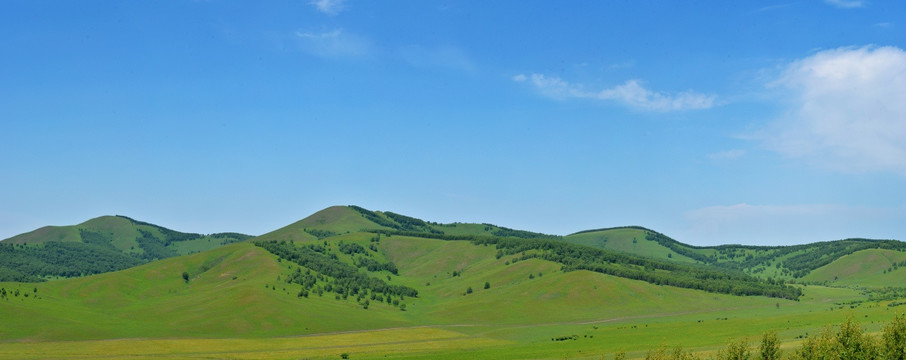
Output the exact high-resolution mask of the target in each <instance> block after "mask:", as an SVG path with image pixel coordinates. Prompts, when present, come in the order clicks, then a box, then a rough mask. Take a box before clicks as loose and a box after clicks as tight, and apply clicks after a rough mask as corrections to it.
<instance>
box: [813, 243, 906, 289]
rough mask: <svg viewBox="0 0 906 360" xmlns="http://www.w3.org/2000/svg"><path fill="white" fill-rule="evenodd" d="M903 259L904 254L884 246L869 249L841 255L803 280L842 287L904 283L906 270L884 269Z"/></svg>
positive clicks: (904, 257)
mask: <svg viewBox="0 0 906 360" xmlns="http://www.w3.org/2000/svg"><path fill="white" fill-rule="evenodd" d="M904 260H906V253H903V252H900V251H894V250H885V249H868V250H862V251H857V252H855V253H852V254H849V255H846V256H843V257H841V258H839V259H837V260H836V261H834V262H832V263H830V264H827V265H825V266H822V267H820V268H818V269H816V270H814V271H812V272H811V273H810V274H808V275H806V276H805V277H804V278H803V280H805V281H815V282H822V281H826V282H827V283H828V284H832V285H837V286H839V285H843V286H850V285H852V286H871V287H884V286H904V285H906V269H904V268H898V269H896V270H893V271H889V272H888V271H886V270H888V269H890V268H891V266H892V265H893V264H894V263H900V262H902V261H904Z"/></svg>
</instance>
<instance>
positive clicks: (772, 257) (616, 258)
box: [0, 205, 906, 292]
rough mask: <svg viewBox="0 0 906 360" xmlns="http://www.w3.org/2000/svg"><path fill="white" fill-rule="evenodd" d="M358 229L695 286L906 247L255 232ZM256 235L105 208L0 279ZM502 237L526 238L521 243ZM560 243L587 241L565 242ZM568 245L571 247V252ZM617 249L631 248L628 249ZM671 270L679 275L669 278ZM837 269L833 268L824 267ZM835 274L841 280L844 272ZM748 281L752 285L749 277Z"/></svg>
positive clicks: (849, 242)
mask: <svg viewBox="0 0 906 360" xmlns="http://www.w3.org/2000/svg"><path fill="white" fill-rule="evenodd" d="M356 233H369V234H372V236H375V235H376V234H382V235H398V236H410V237H419V238H431V239H440V240H448V241H471V242H474V243H481V244H487V245H493V246H495V247H496V248H498V250H499V252H500V253H501V254H502V255H505V254H511V253H512V252H513V251H517V250H518V251H519V252H520V253H524V254H522V255H521V256H522V257H525V258H533V257H538V258H547V259H548V260H550V259H554V258H555V257H559V260H557V261H558V262H560V263H561V264H562V265H563V266H565V267H568V268H573V269H587V270H593V271H598V272H606V273H611V274H619V275H618V276H623V277H628V278H633V279H647V280H646V281H650V282H653V283H669V284H672V285H675V286H685V287H693V288H694V287H709V286H710V285H707V286H706V285H702V284H701V282H700V281H699V280H682V281H679V280H677V278H675V276H674V275H675V274H680V273H686V274H687V275H688V276H689V277H690V279H696V278H700V277H702V275H701V274H699V275H691V274H694V273H696V272H701V271H705V272H719V273H729V274H733V275H732V276H736V277H738V276H739V275H740V274H744V275H747V276H751V277H753V278H756V279H762V280H770V281H771V282H772V283H775V284H776V283H779V282H789V281H796V282H810V283H815V282H825V281H831V280H832V279H833V277H830V278H828V276H825V275H820V276H819V275H814V276H810V274H811V273H812V272H813V271H816V270H817V269H819V268H822V267H825V266H828V265H830V264H833V263H835V262H837V261H838V260H844V259H848V258H847V256H848V255H851V254H855V253H858V252H860V251H863V250H869V249H883V250H889V251H892V252H893V253H895V254H901V253H902V254H906V252H904V251H906V243H903V242H900V241H895V240H869V239H846V240H838V241H829V242H819V243H813V244H806V245H796V246H742V245H721V246H710V247H698V246H692V245H688V244H684V243H681V242H678V241H676V240H674V239H672V238H670V237H668V236H666V235H664V234H661V233H658V232H656V231H654V230H650V229H647V228H644V227H640V226H627V227H616V228H605V229H594V230H586V231H580V232H577V233H574V234H570V235H568V236H556V235H549V234H542V233H536V232H531V231H525V230H517V229H510V228H505V227H501V226H496V225H493V224H487V223H482V224H478V223H450V224H441V223H437V222H432V221H425V220H421V219H418V218H415V217H411V216H406V215H402V214H398V213H394V212H390V211H372V210H368V209H364V208H361V207H358V206H354V205H350V206H332V207H329V208H326V209H324V210H321V211H319V212H316V213H314V214H312V215H310V216H308V217H306V218H304V219H302V220H299V221H297V222H295V223H292V224H289V225H287V226H285V227H282V228H280V229H277V230H274V231H272V232H269V233H266V234H264V235H261V236H258V237H256V238H254V239H255V240H256V241H274V240H276V241H298V242H307V241H317V240H325V239H330V238H334V237H337V236H341V235H347V234H356ZM249 238H251V237H250V236H248V235H243V234H237V233H219V234H211V235H202V234H193V233H182V232H178V231H174V230H170V229H167V228H164V227H161V226H158V225H154V224H149V223H145V222H141V221H137V220H134V219H131V218H128V217H125V216H102V217H99V218H95V219H91V220H89V221H86V222H84V223H82V224H79V225H73V226H47V227H43V228H40V229H37V230H35V231H32V232H29V233H25V234H21V235H17V236H14V237H12V238H9V239H6V240H4V241H2V242H0V255H2V256H0V280H4V279H5V280H18V281H40V280H42V279H52V278H58V277H73V276H82V275H90V274H97V273H103V272H108V271H115V270H120V269H125V268H129V267H132V266H136V265H140V264H144V263H147V262H150V261H154V260H159V259H164V258H168V257H172V256H177V255H185V254H190V253H194V252H201V251H205V250H208V249H212V248H216V247H219V246H222V245H224V244H229V243H233V242H237V241H243V240H247V239H249ZM500 239H521V240H520V241H521V242H513V241H510V240H507V241H501V240H500ZM556 244H571V245H574V246H581V247H580V248H574V247H563V246H562V245H556ZM584 247H589V248H593V249H598V250H601V251H604V252H597V253H592V252H589V251H588V250H581V249H582V248H584ZM575 249H580V250H575ZM556 252H560V253H559V254H556ZM578 252H582V255H581V256H577V255H575V254H573V253H578ZM565 253H570V254H571V255H569V256H567V257H563V254H565ZM589 254H592V255H589ZM619 254H626V255H629V257H626V256H623V255H619ZM582 257H585V258H584V260H581V261H579V260H577V258H582ZM595 261H604V262H605V263H606V264H597V263H595ZM897 261H902V260H897ZM894 263H895V262H894ZM607 264H610V265H607ZM614 264H616V265H614ZM627 264H629V265H627ZM891 264H893V263H891ZM605 265H606V266H605ZM904 265H906V263H904ZM887 267H888V268H890V269H889V270H890V271H891V272H892V271H893V270H894V268H893V265H888V266H887ZM639 268H641V270H639ZM832 268H833V267H831V269H832ZM646 269H648V270H650V269H660V270H661V271H655V272H653V273H652V272H646V271H647V270H646ZM667 269H670V270H667ZM665 270H666V272H667V273H672V274H673V275H669V276H666V277H665V275H664V274H665V272H664V271H665ZM882 270H884V269H882ZM828 271H830V272H828ZM832 272H833V271H831V270H827V271H825V272H823V273H821V274H829V273H832ZM876 273H877V271H875V270H874V268H870V269H869V268H865V269H863V270H861V271H860V272H857V273H846V274H842V275H843V277H846V278H852V279H859V278H864V277H872V276H875V275H879V277H877V282H883V281H886V279H892V278H891V276H887V272H882V273H880V274H876ZM684 276H686V275H684ZM709 276H710V275H709ZM835 276H836V278H837V280H836V281H838V282H839V281H840V279H841V275H835ZM668 278H670V279H668ZM738 279H743V278H738ZM741 281H743V280H741ZM758 281H761V280H757V281H755V282H751V280H744V282H749V284H750V285H751V284H755V283H757V282H758ZM693 283H695V284H697V285H693ZM740 286H741V285H740ZM758 286H762V285H758ZM742 287H744V288H748V287H749V285H746V286H742ZM740 289H741V288H740V287H737V288H736V290H731V289H729V288H727V289H724V290H722V291H725V292H732V291H743V290H740ZM745 291H755V290H752V289H748V290H745ZM756 292H757V291H756Z"/></svg>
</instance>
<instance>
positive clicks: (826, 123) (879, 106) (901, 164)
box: [757, 47, 906, 176]
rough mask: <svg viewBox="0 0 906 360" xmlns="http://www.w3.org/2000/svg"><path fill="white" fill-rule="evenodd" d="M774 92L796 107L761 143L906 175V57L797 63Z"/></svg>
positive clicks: (859, 55)
mask: <svg viewBox="0 0 906 360" xmlns="http://www.w3.org/2000/svg"><path fill="white" fill-rule="evenodd" d="M771 87H774V88H777V87H780V88H784V89H787V90H789V101H790V103H789V109H788V110H787V111H786V113H785V115H784V116H782V117H780V118H779V119H778V120H777V121H775V122H774V124H773V125H772V126H771V127H770V128H768V129H767V130H765V131H764V132H763V133H761V134H759V136H757V138H760V139H761V141H763V143H764V144H765V146H766V147H768V148H770V149H772V150H775V151H778V152H780V153H782V154H784V155H787V156H789V157H792V158H798V159H803V160H806V161H808V162H811V163H813V164H816V165H818V166H821V167H825V168H829V169H833V170H837V171H843V172H864V171H889V172H895V173H899V174H901V175H904V176H906V52H904V51H903V50H901V49H899V48H895V47H880V48H875V47H862V48H840V49H834V50H827V51H822V52H819V53H817V54H815V55H812V56H810V57H807V58H805V59H802V60H799V61H796V62H793V63H792V64H790V65H789V66H787V68H786V69H785V71H784V72H783V73H782V75H781V76H780V77H779V78H778V79H777V80H776V81H774V82H773V83H772V84H771Z"/></svg>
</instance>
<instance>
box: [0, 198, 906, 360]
mask: <svg viewBox="0 0 906 360" xmlns="http://www.w3.org/2000/svg"><path fill="white" fill-rule="evenodd" d="M95 220H97V221H95ZM95 220H92V221H89V222H86V223H84V224H80V225H79V226H83V227H82V228H78V227H76V228H75V231H73V230H72V229H50V230H42V231H44V232H45V233H52V234H64V235H63V236H62V237H60V235H56V236H57V237H53V238H52V239H53V240H49V241H44V242H43V244H42V243H40V242H38V241H34V242H30V241H27V240H26V241H21V242H24V244H16V245H4V246H8V247H12V248H14V249H16V251H19V250H22V249H32V248H41V247H42V246H43V247H44V248H46V247H47V246H48V244H87V245H89V246H102V245H103V244H96V243H92V241H93V238H91V235H89V236H88V237H87V241H86V237H85V236H84V233H88V232H99V233H101V234H102V235H103V234H110V232H108V233H104V232H103V231H105V230H103V229H104V228H103V227H101V226H100V225H97V224H102V223H105V222H109V223H114V224H119V225H120V226H121V227H122V228H123V229H127V230H128V229H130V226H132V227H133V229H134V230H135V231H136V232H138V233H139V234H143V232H141V231H138V230H139V229H141V230H143V231H145V232H149V233H152V234H160V235H161V236H167V235H165V234H166V230H161V229H163V228H159V227H155V226H153V225H150V224H145V223H141V222H137V221H134V220H131V219H128V218H123V217H117V218H99V219H95ZM124 221H126V222H124ZM86 224H87V225H86ZM155 230H156V232H154V231H155ZM108 231H109V230H108ZM73 233H76V234H79V235H81V236H80V237H78V238H75V237H72V234H73ZM113 234H120V233H113ZM658 235H660V234H657V233H654V232H652V231H650V230H647V229H644V228H637V227H629V228H614V229H603V230H593V231H587V232H582V233H578V234H573V235H569V236H565V237H559V236H552V235H546V234H539V233H534V232H529V231H520V230H514V229H507V228H504V227H499V226H495V225H491V224H464V223H455V224H438V223H433V222H427V221H422V220H419V219H416V218H412V217H408V216H404V215H399V214H395V213H391V212H379V211H370V210H366V209H363V208H359V207H354V206H339V207H331V208H327V209H324V210H322V211H320V212H318V213H315V214H313V215H311V216H309V217H307V218H305V219H303V220H300V221H298V222H295V223H293V224H290V225H287V226H285V227H283V228H280V229H278V230H275V231H273V232H270V233H267V234H264V235H261V236H259V237H256V238H251V239H247V241H237V242H234V243H229V244H225V245H223V246H217V247H212V248H211V249H209V250H205V251H199V252H192V251H186V252H188V253H189V254H186V255H182V256H171V257H168V258H164V259H160V260H156V261H150V262H145V263H142V264H137V265H136V266H133V267H130V268H128V269H124V270H119V271H113V272H107V273H102V274H95V275H91V276H81V277H77V278H71V279H60V280H54V281H47V282H42V283H22V282H9V281H7V282H0V319H3V321H2V322H0V359H2V358H16V359H21V358H72V357H85V356H88V357H91V355H90V354H95V355H97V354H104V356H106V357H131V358H160V357H174V358H248V359H257V358H287V359H288V358H340V357H341V355H343V354H346V355H347V356H349V353H352V357H350V358H388V357H391V358H392V357H398V358H461V357H463V356H469V357H475V358H500V359H506V358H600V357H601V356H604V354H605V353H608V352H609V353H612V352H616V351H618V350H628V351H636V353H634V354H630V357H642V356H643V355H644V353H642V352H641V351H643V350H645V349H651V348H653V347H655V346H657V344H665V343H666V344H683V345H685V346H693V347H702V349H703V350H702V351H705V352H706V353H707V352H708V351H713V350H714V345H715V344H721V343H723V342H724V341H726V339H727V338H728V337H738V336H753V335H757V334H759V333H760V332H761V331H764V330H767V329H782V330H781V333H780V334H781V337H782V338H783V339H784V341H785V342H795V341H797V339H801V338H802V337H803V334H807V333H808V332H816V331H817V330H816V329H820V328H821V327H822V326H823V325H824V324H827V323H828V322H829V321H840V320H841V319H844V318H845V317H846V316H850V317H851V316H854V315H857V316H858V318H859V319H864V321H866V322H868V324H871V323H873V321H875V320H879V321H886V319H889V317H890V316H892V314H893V313H894V312H891V311H888V309H890V308H891V306H896V305H897V304H899V302H897V301H892V300H896V299H894V298H890V299H886V300H882V301H881V302H878V303H872V304H866V305H865V306H863V305H862V304H863V303H864V302H865V301H866V299H869V298H868V297H866V295H864V294H860V292H859V291H858V290H857V289H855V288H848V287H847V286H849V285H848V284H860V283H866V282H867V283H871V282H874V283H877V284H881V283H883V282H885V281H887V279H888V278H886V277H885V276H893V277H895V278H897V279H899V278H900V277H902V276H903V275H902V274H904V273H903V272H902V271H906V270H903V269H900V267H901V266H903V264H906V263H903V262H904V261H906V256H903V253H902V252H900V251H898V250H895V249H893V248H890V249H888V248H881V249H879V248H876V247H870V248H862V249H858V248H859V247H865V246H866V244H869V245H876V244H886V243H883V242H871V241H868V242H865V241H849V242H830V243H825V244H819V245H816V246H815V247H809V248H805V249H807V251H826V252H825V253H822V254H817V255H818V256H813V258H815V259H818V260H816V261H814V262H813V263H814V264H817V263H824V264H823V265H821V266H818V267H816V268H815V270H811V271H810V272H809V273H808V274H807V275H806V276H805V277H802V278H797V279H798V281H800V282H806V281H807V282H809V283H810V285H807V286H804V285H792V286H791V285H788V284H784V283H783V282H778V281H775V280H773V279H768V278H758V277H753V276H750V275H746V272H747V271H748V270H747V268H743V267H740V266H741V265H736V264H746V262H745V261H743V260H745V259H746V258H748V257H749V255H752V256H751V259H756V258H757V256H766V255H768V254H771V255H777V257H775V258H773V259H775V260H773V261H777V260H776V259H783V260H784V261H787V262H790V261H792V260H791V259H796V257H797V256H800V255H801V254H803V253H807V252H806V250H803V248H795V247H793V248H791V249H787V248H781V247H777V248H765V249H760V248H756V249H752V248H750V247H734V246H730V247H727V248H723V247H716V248H695V247H691V246H688V245H684V244H680V243H670V242H668V240H665V239H662V238H658ZM30 236H34V234H31V235H30ZM660 236H663V235H660ZM33 238H37V237H33ZM22 239H28V237H24V236H22V237H17V241H20V240H22ZM104 239H107V240H110V241H109V243H107V244H106V245H103V246H104V247H105V248H107V249H110V248H112V249H114V250H117V251H119V252H120V253H123V254H128V252H127V251H122V250H124V249H126V248H127V246H128V249H129V250H135V248H133V246H134V245H131V244H130V243H129V242H128V241H129V238H128V236H119V237H117V236H114V235H107V237H105V238H104ZM175 239H176V238H171V240H173V241H171V242H170V244H166V243H165V242H163V241H161V244H162V245H163V246H164V247H166V246H172V245H173V244H174V243H178V242H180V241H179V240H175ZM204 239H205V237H200V238H199V237H193V238H191V239H189V240H182V241H196V242H199V240H203V242H207V240H204ZM61 240H62V241H61ZM133 240H134V238H133ZM114 243H116V244H114ZM136 243H137V244H139V246H138V248H141V249H144V248H142V247H141V245H140V242H139V241H137V242H136ZM827 244H831V245H827ZM53 246H55V245H50V247H53ZM608 246H609V247H608ZM884 246H889V247H894V246H892V245H890V244H888V245H881V247H884ZM171 249H172V248H171ZM729 249H734V250H732V251H735V252H737V253H738V254H736V255H735V256H732V257H731V256H729V254H730V253H731V251H730V250H729ZM834 249H836V250H838V251H831V250H834ZM840 249H843V250H840ZM850 250H852V251H850ZM174 251H176V250H174ZM668 251H672V252H668ZM691 251H698V252H691ZM667 254H669V255H667ZM778 254H783V255H782V256H781V255H778ZM835 254H843V255H840V256H836V255H835ZM690 255H691V256H690ZM831 255H832V256H831ZM126 256H132V257H134V255H126ZM705 257H710V258H716V259H717V260H714V261H710V262H709V261H702V260H700V259H704V258H705ZM828 259H830V260H829V261H828ZM740 269H743V270H746V271H741V270H740ZM878 271H880V272H881V274H880V275H882V277H880V278H876V277H872V276H874V275H872V274H874V273H875V272H878ZM749 272H750V271H749ZM833 277H836V279H837V280H830V279H833ZM818 284H821V285H818ZM824 284H826V285H827V286H825V285H824ZM832 286H836V287H832ZM748 291H753V292H751V293H750V292H748ZM788 291H793V292H788ZM740 295H747V296H740ZM844 308H845V309H846V310H847V311H848V314H849V315H847V313H846V312H844V311H843V309H844ZM86 354H89V355H86ZM464 354H468V355H464Z"/></svg>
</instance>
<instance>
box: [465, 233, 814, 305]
mask: <svg viewBox="0 0 906 360" xmlns="http://www.w3.org/2000/svg"><path fill="white" fill-rule="evenodd" d="M472 242H473V243H474V244H476V245H494V246H496V248H497V249H498V251H499V252H502V254H503V255H512V254H520V253H522V254H523V258H526V257H538V258H541V259H544V260H548V261H553V262H557V263H560V264H562V265H563V270H564V271H571V270H590V271H594V272H599V273H603V274H608V275H614V276H619V277H624V278H629V279H635V280H642V281H645V282H649V283H652V284H656V285H669V286H675V287H681V288H689V289H696V290H704V291H708V292H716V293H724V294H731V295H761V296H769V297H776V298H784V299H790V300H797V299H799V297H800V296H802V290H801V289H799V288H796V287H792V286H788V285H785V284H783V283H777V282H774V281H773V280H769V281H765V280H760V279H757V278H755V277H752V276H749V275H746V274H744V273H741V272H732V271H726V270H714V269H709V268H706V267H703V266H695V265H686V264H679V263H674V262H669V261H663V260H657V259H652V258H646V257H641V256H636V255H631V254H626V253H621V252H615V251H607V250H602V249H597V248H592V247H588V246H583V245H576V244H571V243H565V242H560V241H554V240H544V239H512V238H483V239H476V240H473V241H472Z"/></svg>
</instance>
